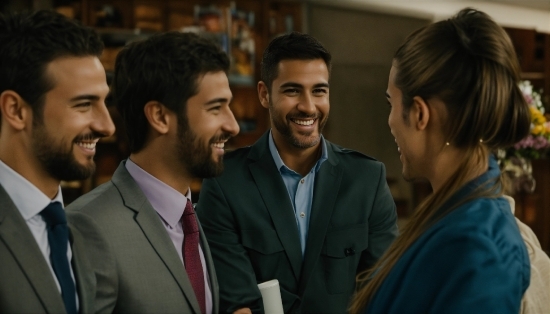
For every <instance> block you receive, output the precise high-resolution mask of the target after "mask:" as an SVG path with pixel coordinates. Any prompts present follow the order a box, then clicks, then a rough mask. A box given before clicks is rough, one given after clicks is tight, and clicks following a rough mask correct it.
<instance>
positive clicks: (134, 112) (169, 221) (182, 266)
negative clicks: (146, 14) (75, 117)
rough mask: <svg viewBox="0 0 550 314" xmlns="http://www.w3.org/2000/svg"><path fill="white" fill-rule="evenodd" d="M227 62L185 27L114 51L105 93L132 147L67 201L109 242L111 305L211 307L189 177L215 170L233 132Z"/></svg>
mask: <svg viewBox="0 0 550 314" xmlns="http://www.w3.org/2000/svg"><path fill="white" fill-rule="evenodd" d="M228 68H229V61H228V58H227V56H226V54H225V53H224V52H223V51H221V50H220V49H219V48H218V47H217V46H216V45H215V44H214V43H212V42H210V41H208V40H206V39H204V38H200V37H198V36H197V35H195V34H190V33H178V32H169V33H165V34H158V35H154V36H152V37H150V38H148V39H147V40H144V41H140V42H134V43H132V44H130V45H129V46H127V47H125V48H124V49H123V50H122V51H121V52H120V53H119V55H118V57H117V60H116V64H115V74H114V78H113V83H112V95H113V99H114V101H115V103H116V105H117V108H118V110H119V112H120V114H121V116H122V118H123V120H124V122H125V126H126V133H127V136H128V140H129V146H130V150H131V155H130V158H129V159H127V160H126V161H123V162H122V163H121V164H120V166H119V167H118V169H117V170H116V172H115V173H114V175H113V177H112V180H111V181H110V182H108V183H106V184H104V185H102V186H100V187H98V188H96V189H95V190H93V191H92V192H90V193H88V194H87V195H84V196H82V197H81V198H79V199H78V200H77V201H75V202H74V203H73V204H71V206H70V208H71V209H75V210H78V211H79V212H81V213H84V214H85V215H87V216H89V217H91V218H93V219H94V220H95V221H96V222H97V224H98V225H100V226H101V229H102V233H103V235H104V236H105V237H107V238H109V241H110V243H111V244H112V246H113V248H114V251H115V255H116V260H117V265H118V275H119V284H120V289H119V294H118V299H117V300H116V307H115V309H114V310H115V312H129V313H218V311H219V309H218V299H219V295H218V283H217V278H216V273H215V271H214V265H213V262H212V258H211V256H210V249H209V247H208V243H207V242H206V239H205V237H204V234H203V232H202V229H201V227H200V224H198V221H197V219H196V216H195V212H194V209H193V206H191V191H190V184H191V181H192V179H193V178H197V177H198V178H204V177H212V176H216V175H219V174H220V173H221V171H222V170H223V154H224V143H225V142H226V141H227V140H228V139H229V138H230V137H231V136H234V135H236V134H237V133H238V131H239V127H238V125H237V122H236V121H235V118H234V116H233V113H232V112H231V110H230V108H229V103H230V101H231V98H232V94H231V91H230V89H229V84H228V79H227V75H226V72H227V70H228ZM98 253H99V252H98Z"/></svg>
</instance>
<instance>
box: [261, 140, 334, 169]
mask: <svg viewBox="0 0 550 314" xmlns="http://www.w3.org/2000/svg"><path fill="white" fill-rule="evenodd" d="M269 151H270V152H271V157H273V161H274V162H275V165H276V166H277V169H278V170H279V172H280V171H281V169H287V170H289V171H292V172H295V171H294V170H292V169H290V168H288V167H287V166H286V165H285V163H284V162H283V160H282V159H281V155H279V151H278V150H277V147H276V146H275V141H274V140H273V133H272V132H271V130H269ZM327 159H328V153H327V143H326V142H325V138H324V137H323V135H321V157H320V158H319V160H318V161H317V163H316V164H315V166H314V168H315V172H317V171H319V168H321V164H322V163H323V162H325V160H327Z"/></svg>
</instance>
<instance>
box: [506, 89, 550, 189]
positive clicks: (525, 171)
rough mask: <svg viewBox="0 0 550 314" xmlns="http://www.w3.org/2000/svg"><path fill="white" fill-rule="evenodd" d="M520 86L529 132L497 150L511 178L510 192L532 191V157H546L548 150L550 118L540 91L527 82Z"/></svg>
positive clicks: (533, 184) (549, 148)
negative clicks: (525, 105) (505, 148)
mask: <svg viewBox="0 0 550 314" xmlns="http://www.w3.org/2000/svg"><path fill="white" fill-rule="evenodd" d="M519 88H520V90H521V92H522V93H523V97H525V100H526V101H527V104H528V105H529V110H530V112H531V129H530V132H529V135H527V136H526V137H525V138H523V139H522V140H521V141H519V142H517V143H516V144H514V145H513V146H512V147H510V148H509V149H507V150H506V151H504V150H499V151H498V154H497V157H498V159H499V162H500V164H501V168H502V170H503V172H504V173H506V174H507V176H508V177H509V178H510V179H511V183H512V185H511V186H510V187H509V188H511V191H509V192H511V193H515V192H519V191H525V192H529V193H531V192H533V191H534V190H535V186H536V184H535V179H534V178H533V169H532V166H531V160H532V159H538V158H542V157H544V156H546V155H547V154H548V152H549V151H550V121H547V120H546V117H545V115H544V114H545V109H544V105H543V104H542V99H541V94H540V93H539V92H537V91H535V90H533V86H532V85H531V82H529V81H522V82H520V84H519Z"/></svg>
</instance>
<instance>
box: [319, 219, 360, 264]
mask: <svg viewBox="0 0 550 314" xmlns="http://www.w3.org/2000/svg"><path fill="white" fill-rule="evenodd" d="M368 246H369V226H368V225H367V224H359V225H352V226H349V227H346V228H345V229H344V228H338V229H336V230H329V231H328V232H327V235H326V237H325V247H324V250H323V253H325V255H327V256H330V257H336V258H344V257H347V256H351V255H355V254H361V252H362V251H364V250H365V249H366V248H367V247H368Z"/></svg>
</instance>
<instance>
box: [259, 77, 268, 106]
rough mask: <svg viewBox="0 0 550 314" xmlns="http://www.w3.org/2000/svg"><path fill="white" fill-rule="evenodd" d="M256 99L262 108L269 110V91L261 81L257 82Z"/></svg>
mask: <svg viewBox="0 0 550 314" xmlns="http://www.w3.org/2000/svg"><path fill="white" fill-rule="evenodd" d="M258 97H259V98H260V103H261V104H262V107H264V108H269V89H268V88H267V85H265V83H264V82H263V81H259V82H258Z"/></svg>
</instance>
